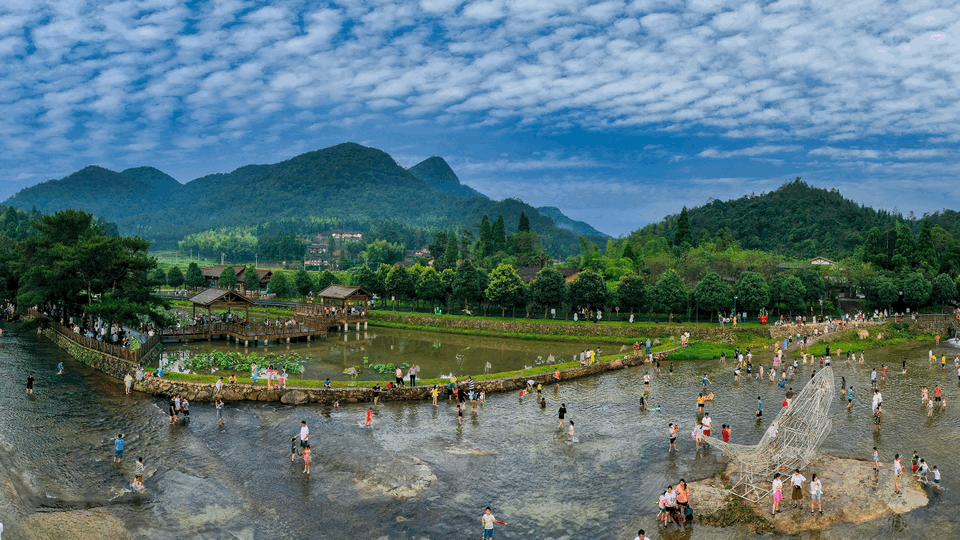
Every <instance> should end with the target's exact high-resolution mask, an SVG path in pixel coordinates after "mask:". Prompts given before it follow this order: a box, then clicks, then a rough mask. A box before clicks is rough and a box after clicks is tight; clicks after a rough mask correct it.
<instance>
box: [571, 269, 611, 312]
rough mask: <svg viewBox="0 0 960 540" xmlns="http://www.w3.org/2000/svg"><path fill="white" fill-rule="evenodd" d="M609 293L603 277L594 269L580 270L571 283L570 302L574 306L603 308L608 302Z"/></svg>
mask: <svg viewBox="0 0 960 540" xmlns="http://www.w3.org/2000/svg"><path fill="white" fill-rule="evenodd" d="M608 297H609V294H608V292H607V284H606V283H604V281H603V277H602V276H601V275H600V274H598V273H596V272H594V271H593V270H584V271H582V272H580V275H578V276H577V279H575V280H574V281H573V283H571V284H570V302H571V303H572V304H573V305H574V306H583V307H590V308H593V309H597V308H602V307H603V306H605V305H606V304H607V299H608Z"/></svg>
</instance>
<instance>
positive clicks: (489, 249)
mask: <svg viewBox="0 0 960 540" xmlns="http://www.w3.org/2000/svg"><path fill="white" fill-rule="evenodd" d="M494 244H495V242H494V241H493V227H492V226H491V225H490V218H489V217H487V215H486V214H484V215H483V219H481V220H480V238H479V239H478V240H477V254H478V255H479V256H480V257H487V256H489V255H493V246H494Z"/></svg>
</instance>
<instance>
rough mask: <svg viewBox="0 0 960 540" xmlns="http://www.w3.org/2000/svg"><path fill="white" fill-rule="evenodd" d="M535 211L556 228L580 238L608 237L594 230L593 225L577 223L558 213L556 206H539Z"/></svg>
mask: <svg viewBox="0 0 960 540" xmlns="http://www.w3.org/2000/svg"><path fill="white" fill-rule="evenodd" d="M537 211H538V212H540V213H541V214H543V215H545V216H547V217H548V218H550V219H552V220H553V222H554V223H556V224H557V227H560V228H561V229H566V230H568V231H571V232H573V233H575V234H578V235H580V236H591V237H599V238H605V237H607V236H608V235H607V234H606V233H602V232H600V231H598V230H596V229H594V228H593V225H590V224H589V223H587V222H585V221H577V220H575V219H572V218H570V217H568V216H567V215H566V214H564V213H563V212H562V211H560V209H559V208H557V207H556V206H541V207H538V208H537Z"/></svg>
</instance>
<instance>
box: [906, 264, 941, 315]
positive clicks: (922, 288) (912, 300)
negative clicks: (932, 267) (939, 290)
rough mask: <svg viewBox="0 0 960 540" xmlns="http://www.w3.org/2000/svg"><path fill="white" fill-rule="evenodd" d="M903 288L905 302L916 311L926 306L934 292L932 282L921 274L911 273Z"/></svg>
mask: <svg viewBox="0 0 960 540" xmlns="http://www.w3.org/2000/svg"><path fill="white" fill-rule="evenodd" d="M901 287H902V288H903V302H904V303H905V304H907V305H908V306H910V307H912V308H914V309H916V308H918V307H920V306H925V305H926V304H927V301H928V300H930V293H931V291H932V290H933V286H932V285H931V284H930V281H929V280H927V278H926V277H925V276H924V275H923V274H922V273H920V272H910V273H909V274H908V275H907V277H906V278H905V279H904V280H903V284H902V285H901Z"/></svg>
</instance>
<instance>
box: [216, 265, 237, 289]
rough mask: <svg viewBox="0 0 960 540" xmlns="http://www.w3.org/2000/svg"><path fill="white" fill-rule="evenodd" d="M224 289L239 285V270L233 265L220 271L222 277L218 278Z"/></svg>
mask: <svg viewBox="0 0 960 540" xmlns="http://www.w3.org/2000/svg"><path fill="white" fill-rule="evenodd" d="M217 282H218V283H219V284H220V286H221V287H223V288H224V289H232V288H234V287H236V286H237V271H236V270H234V269H233V267H232V266H228V267H226V268H224V269H223V272H220V279H218V280H217Z"/></svg>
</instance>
